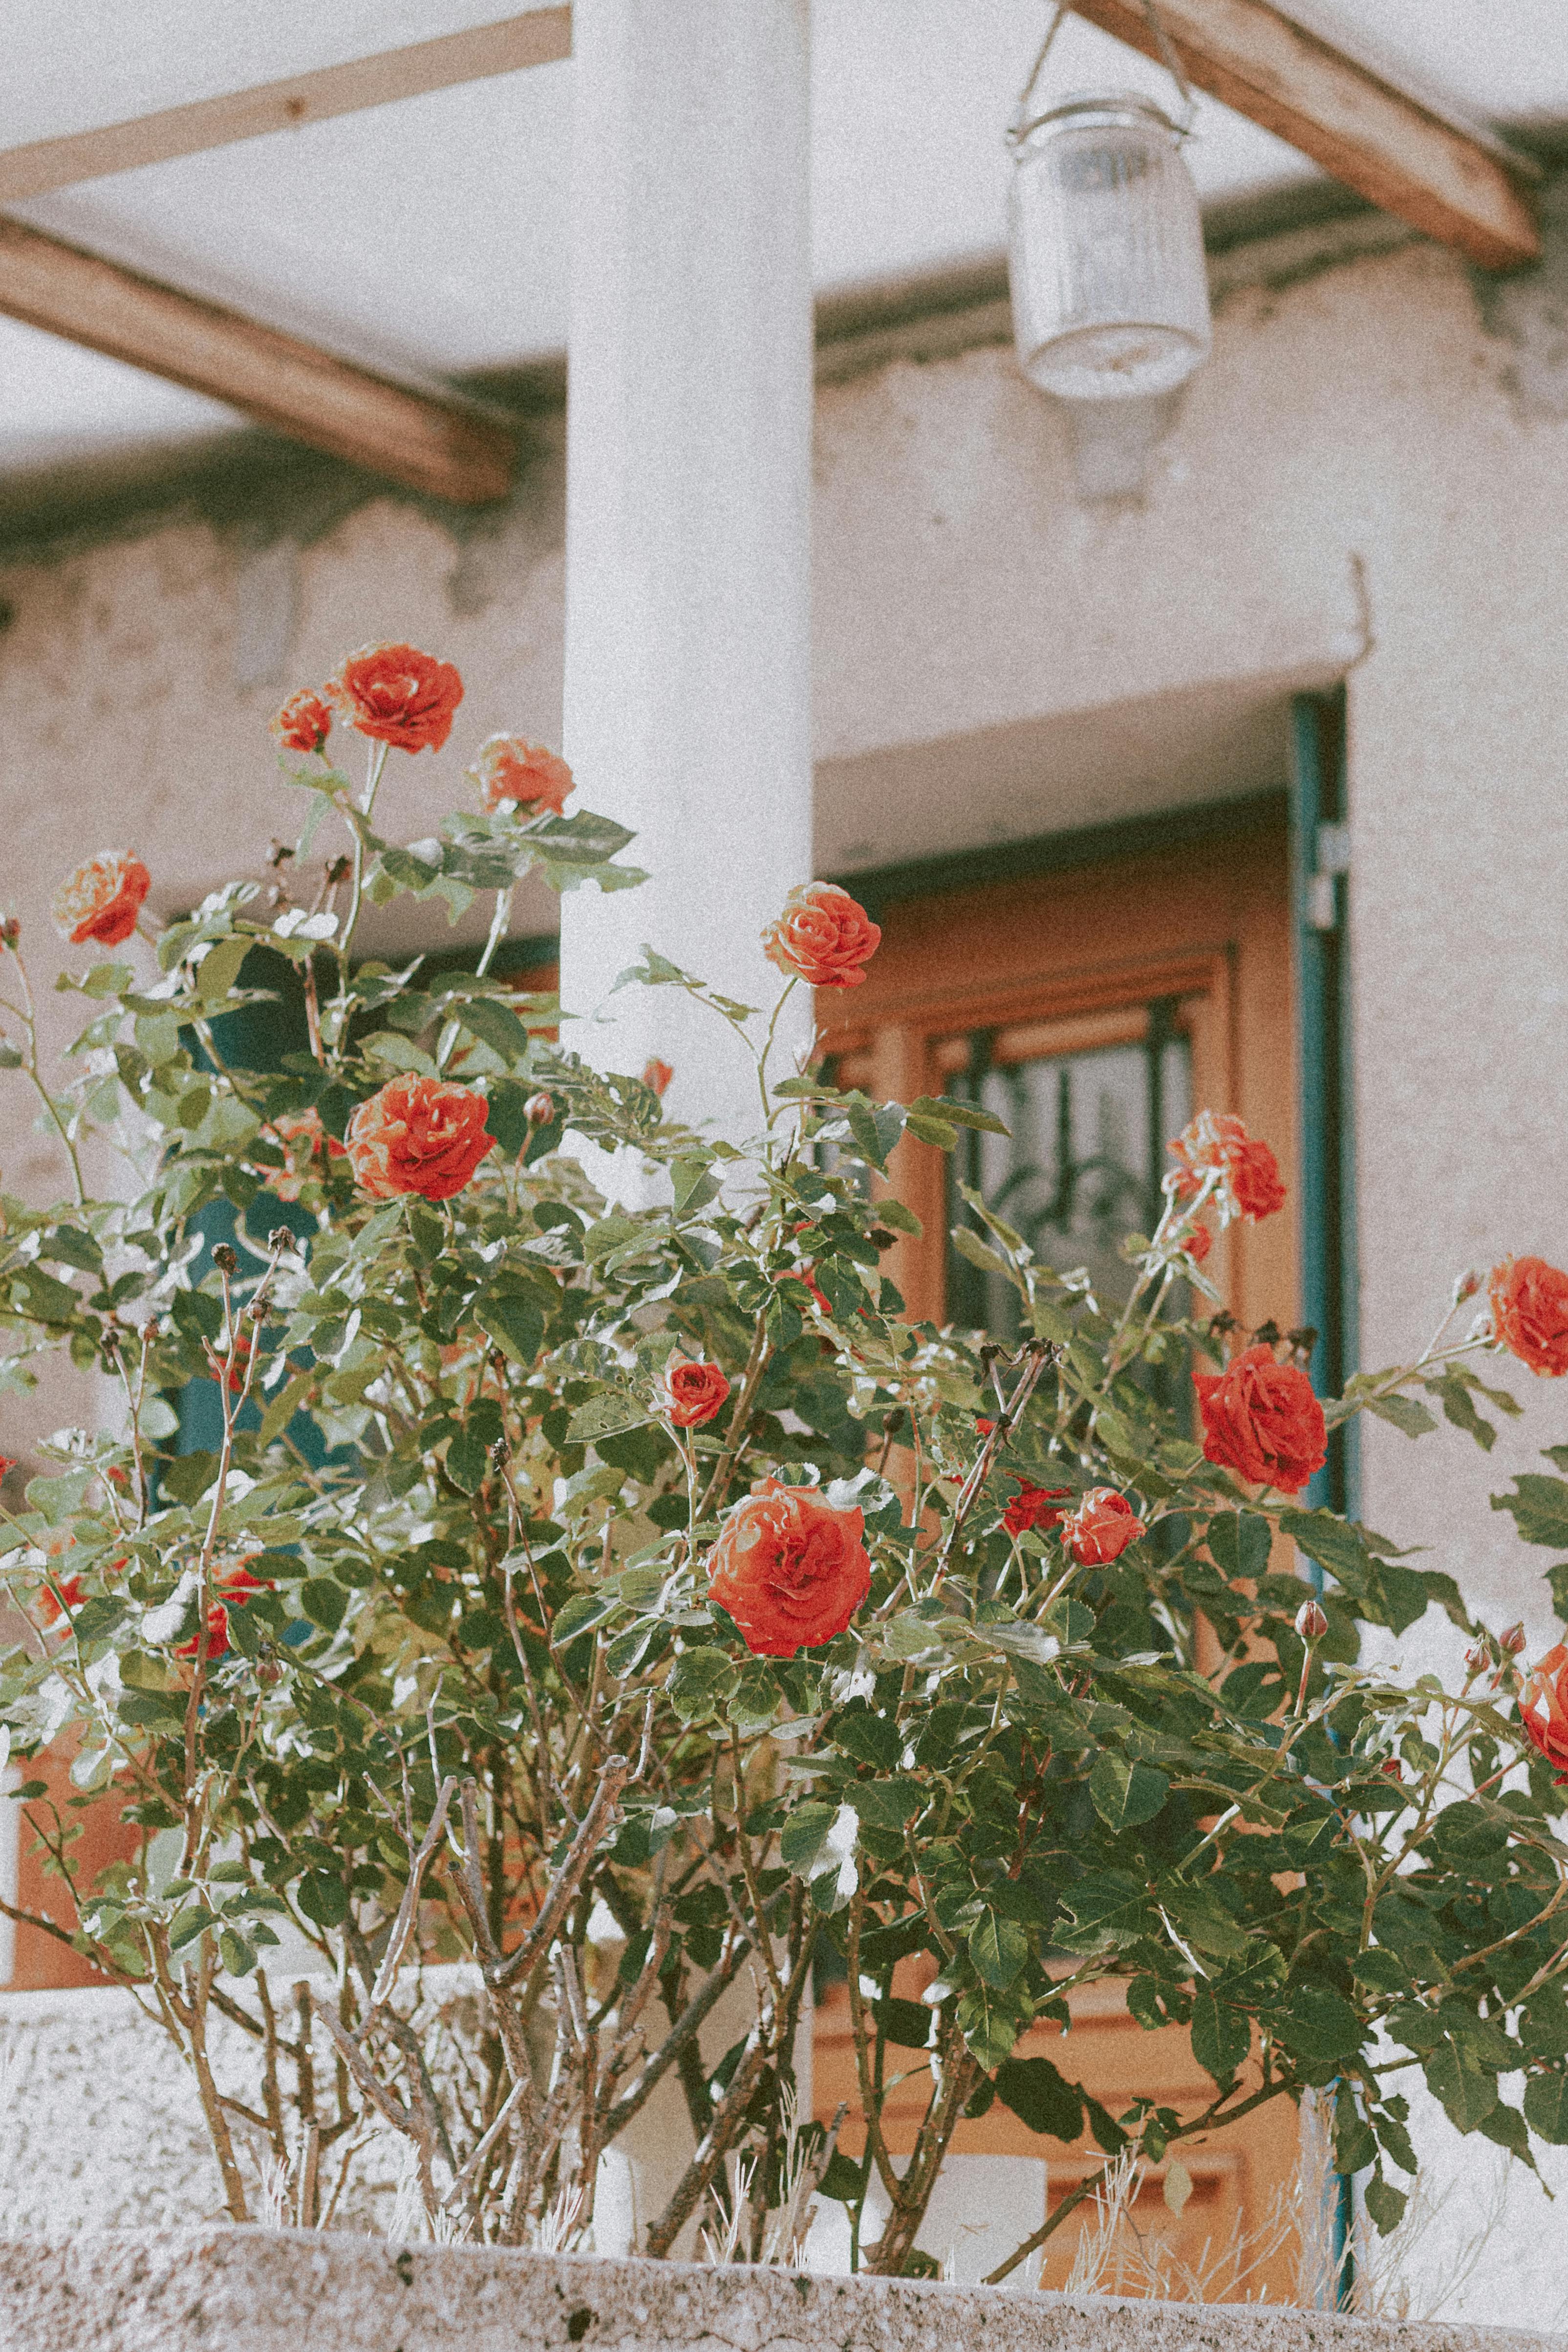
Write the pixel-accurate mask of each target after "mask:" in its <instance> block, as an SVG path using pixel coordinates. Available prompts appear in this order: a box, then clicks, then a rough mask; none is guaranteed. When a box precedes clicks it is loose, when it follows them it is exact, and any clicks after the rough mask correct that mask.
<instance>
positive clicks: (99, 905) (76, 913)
mask: <svg viewBox="0 0 1568 2352" xmlns="http://www.w3.org/2000/svg"><path fill="white" fill-rule="evenodd" d="M151 888H152V876H151V875H150V874H149V873H148V871H147V868H146V867H145V866H143V865H142V863H141V859H140V857H132V856H129V855H128V853H127V852H126V851H124V850H123V849H103V850H100V851H99V854H98V856H96V857H89V859H88V862H87V864H86V865H85V866H78V867H77V870H76V872H75V873H74V874H68V876H67V877H66V878H65V880H64V881H63V882H62V883H61V884H60V887H59V888H58V890H57V891H56V893H55V907H54V915H55V929H57V931H59V932H61V933H62V934H63V936H64V937H65V938H66V939H68V940H69V941H70V943H71V945H72V946H73V947H77V948H79V947H81V946H83V945H84V944H85V942H86V941H87V940H97V941H98V943H99V946H100V947H106V948H117V947H118V946H119V945H120V941H121V940H128V939H129V938H130V937H131V932H132V931H133V930H134V929H136V918H137V916H138V915H139V914H140V913H141V901H142V900H143V898H146V896H147V893H148V891H149V890H150V889H151Z"/></svg>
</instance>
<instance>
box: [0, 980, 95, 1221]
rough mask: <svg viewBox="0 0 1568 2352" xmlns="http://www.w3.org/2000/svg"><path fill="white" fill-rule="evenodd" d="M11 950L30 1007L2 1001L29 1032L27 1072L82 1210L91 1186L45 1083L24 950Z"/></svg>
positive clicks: (25, 1002) (24, 1063) (24, 999)
mask: <svg viewBox="0 0 1568 2352" xmlns="http://www.w3.org/2000/svg"><path fill="white" fill-rule="evenodd" d="M11 953H12V955H13V956H14V957H15V958H16V976H17V978H18V979H19V980H20V982H21V983H22V1006H26V1011H24V1010H23V1009H22V1006H18V1005H15V1004H12V1003H10V1002H9V1000H8V999H5V998H0V1003H4V1004H5V1010H6V1011H7V1012H9V1013H11V1014H12V1015H13V1016H14V1017H15V1018H16V1020H19V1021H20V1022H21V1024H22V1026H23V1030H24V1032H25V1033H26V1040H27V1043H26V1049H25V1051H24V1053H23V1055H22V1068H23V1072H24V1074H25V1075H26V1077H27V1079H28V1080H29V1082H30V1083H31V1085H32V1087H33V1090H34V1092H35V1093H36V1094H37V1097H38V1099H39V1101H40V1102H41V1103H42V1104H43V1106H44V1108H45V1110H46V1111H47V1113H48V1115H49V1119H50V1123H51V1125H52V1126H53V1128H54V1130H55V1133H56V1134H57V1136H58V1137H59V1139H60V1141H61V1143H62V1144H63V1145H64V1147H65V1153H66V1158H67V1159H68V1160H69V1161H70V1165H71V1183H72V1185H73V1186H74V1188H75V1191H76V1196H77V1207H78V1209H85V1208H86V1206H87V1187H86V1186H85V1185H84V1183H83V1182H82V1177H81V1162H80V1160H78V1158H77V1148H76V1145H75V1144H74V1143H73V1142H72V1141H71V1138H70V1130H69V1129H68V1127H67V1125H66V1123H65V1120H64V1119H63V1118H61V1117H60V1112H59V1106H58V1104H57V1102H56V1100H55V1098H54V1097H53V1095H52V1094H51V1093H50V1092H49V1090H48V1088H47V1086H46V1085H45V1084H44V1081H43V1078H42V1076H40V1074H39V1070H38V1021H37V1011H36V1009H35V1007H34V1003H33V991H32V986H31V983H30V982H29V981H28V979H27V967H26V963H25V962H24V961H23V957H22V950H21V949H20V948H19V947H17V946H16V945H15V944H14V943H11Z"/></svg>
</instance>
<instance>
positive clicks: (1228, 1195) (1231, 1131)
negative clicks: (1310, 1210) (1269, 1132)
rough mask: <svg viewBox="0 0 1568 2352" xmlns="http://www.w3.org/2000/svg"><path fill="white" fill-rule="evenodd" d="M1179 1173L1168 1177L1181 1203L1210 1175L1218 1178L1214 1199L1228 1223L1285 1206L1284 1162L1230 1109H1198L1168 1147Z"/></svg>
mask: <svg viewBox="0 0 1568 2352" xmlns="http://www.w3.org/2000/svg"><path fill="white" fill-rule="evenodd" d="M1169 1149H1170V1151H1171V1155H1172V1157H1173V1158H1174V1159H1175V1160H1176V1173H1175V1175H1174V1177H1172V1178H1171V1179H1170V1180H1169V1181H1170V1182H1171V1185H1172V1189H1173V1190H1174V1192H1175V1193H1176V1199H1177V1200H1178V1201H1190V1200H1191V1199H1192V1198H1193V1197H1194V1195H1195V1194H1196V1193H1197V1192H1200V1191H1201V1190H1202V1187H1203V1181H1204V1178H1205V1177H1206V1176H1209V1175H1213V1176H1218V1179H1219V1183H1218V1191H1217V1193H1216V1195H1215V1197H1216V1198H1217V1199H1218V1203H1219V1213H1220V1215H1221V1217H1222V1218H1224V1219H1225V1220H1226V1222H1227V1223H1228V1221H1229V1220H1230V1218H1231V1217H1233V1216H1242V1217H1245V1218H1246V1220H1247V1222H1248V1223H1249V1225H1255V1224H1256V1223H1258V1220H1259V1218H1260V1217H1271V1216H1272V1215H1273V1214H1274V1212H1275V1210H1276V1209H1282V1208H1283V1207H1284V1205H1285V1187H1284V1185H1283V1184H1282V1183H1281V1181H1280V1163H1279V1161H1278V1160H1276V1159H1275V1157H1274V1155H1273V1153H1272V1152H1271V1151H1270V1149H1269V1147H1268V1145H1267V1144H1266V1143H1260V1142H1258V1141H1256V1140H1255V1139H1254V1138H1253V1137H1251V1136H1250V1135H1249V1134H1248V1132H1247V1129H1245V1128H1244V1127H1243V1126H1242V1124H1241V1121H1240V1120H1239V1118H1232V1117H1231V1115H1230V1114H1229V1112H1228V1111H1222V1110H1200V1111H1199V1112H1198V1114H1197V1118H1194V1119H1191V1120H1189V1121H1188V1123H1187V1125H1186V1127H1184V1128H1183V1129H1182V1131H1181V1133H1180V1134H1179V1135H1178V1136H1177V1137H1176V1140H1175V1141H1174V1142H1173V1143H1172V1144H1171V1145H1170V1147H1169Z"/></svg>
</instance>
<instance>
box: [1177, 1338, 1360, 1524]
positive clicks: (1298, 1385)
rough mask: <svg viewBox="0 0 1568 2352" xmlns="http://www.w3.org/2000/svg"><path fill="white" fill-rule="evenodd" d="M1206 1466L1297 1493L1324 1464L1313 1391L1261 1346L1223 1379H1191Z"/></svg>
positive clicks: (1245, 1352)
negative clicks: (1194, 1389) (1217, 1465)
mask: <svg viewBox="0 0 1568 2352" xmlns="http://www.w3.org/2000/svg"><path fill="white" fill-rule="evenodd" d="M1192 1380H1193V1386H1194V1387H1195V1388H1196V1389H1197V1402H1198V1410H1199V1412H1201V1413H1202V1415H1203V1451H1204V1456H1205V1459H1206V1460H1207V1461H1209V1462H1217V1463H1218V1464H1219V1465H1220V1467H1221V1468H1222V1469H1226V1470H1234V1471H1235V1472H1236V1473H1237V1475H1239V1477H1242V1478H1245V1479H1246V1480H1247V1481H1248V1483H1249V1485H1251V1486H1278V1487H1279V1488H1280V1489H1281V1492H1282V1493H1284V1494H1287V1495H1294V1494H1297V1493H1299V1492H1300V1490H1301V1487H1303V1486H1305V1485H1306V1483H1307V1480H1308V1479H1309V1478H1310V1477H1311V1476H1312V1473H1313V1472H1314V1471H1315V1470H1321V1469H1322V1466H1323V1464H1324V1463H1325V1462H1326V1461H1327V1459H1328V1431H1327V1429H1326V1427H1325V1426H1324V1423H1323V1409H1322V1405H1321V1404H1320V1403H1319V1402H1318V1401H1317V1399H1316V1397H1315V1396H1314V1395H1313V1394H1312V1382H1311V1381H1309V1380H1308V1378H1307V1376H1306V1374H1305V1372H1303V1371H1302V1370H1300V1368H1299V1367H1298V1366H1297V1365H1295V1364H1277V1363H1276V1362H1275V1361H1274V1351H1273V1349H1272V1348H1266V1347H1264V1346H1263V1345H1262V1343H1261V1342H1260V1343H1259V1345H1258V1346H1256V1347H1253V1348H1244V1349H1242V1351H1241V1353H1240V1355H1239V1356H1238V1357H1236V1358H1235V1360H1234V1361H1233V1362H1231V1363H1230V1364H1229V1365H1228V1366H1227V1368H1226V1370H1224V1371H1223V1372H1217V1373H1216V1372H1194V1374H1193V1376H1192Z"/></svg>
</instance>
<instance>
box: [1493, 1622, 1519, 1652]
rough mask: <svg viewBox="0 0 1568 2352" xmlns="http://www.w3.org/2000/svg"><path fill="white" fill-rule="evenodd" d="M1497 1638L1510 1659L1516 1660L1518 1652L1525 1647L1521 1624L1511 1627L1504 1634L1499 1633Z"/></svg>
mask: <svg viewBox="0 0 1568 2352" xmlns="http://www.w3.org/2000/svg"><path fill="white" fill-rule="evenodd" d="M1497 1638H1498V1641H1499V1643H1500V1646H1501V1647H1502V1648H1503V1649H1505V1650H1506V1651H1507V1652H1508V1654H1509V1655H1510V1657H1511V1658H1517V1657H1518V1655H1519V1654H1520V1652H1521V1650H1522V1649H1523V1648H1524V1646H1525V1634H1524V1627H1523V1625H1522V1624H1513V1625H1511V1626H1510V1627H1509V1629H1508V1631H1507V1633H1500V1634H1499V1635H1498V1637H1497Z"/></svg>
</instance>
